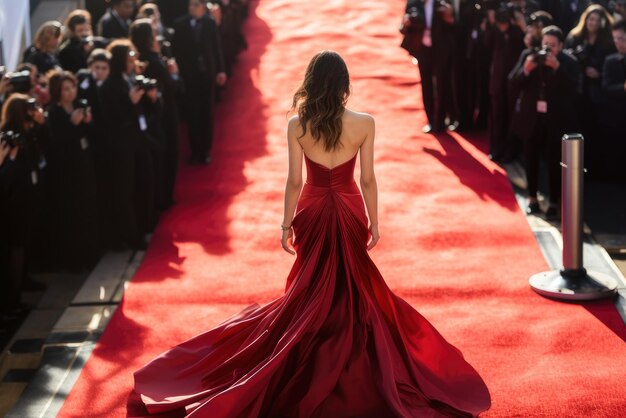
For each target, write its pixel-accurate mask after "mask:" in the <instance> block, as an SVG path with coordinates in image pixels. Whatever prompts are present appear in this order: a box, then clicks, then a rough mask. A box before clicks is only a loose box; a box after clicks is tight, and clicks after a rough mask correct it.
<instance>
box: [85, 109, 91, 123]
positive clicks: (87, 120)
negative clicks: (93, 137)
mask: <svg viewBox="0 0 626 418" xmlns="http://www.w3.org/2000/svg"><path fill="white" fill-rule="evenodd" d="M92 120H93V116H92V114H91V108H90V107H88V108H87V109H85V119H84V120H83V122H85V123H91V121H92Z"/></svg>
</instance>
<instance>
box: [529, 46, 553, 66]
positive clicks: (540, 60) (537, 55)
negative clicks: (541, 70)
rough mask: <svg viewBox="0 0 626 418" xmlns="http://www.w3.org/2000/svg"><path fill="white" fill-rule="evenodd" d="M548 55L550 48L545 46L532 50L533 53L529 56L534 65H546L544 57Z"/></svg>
mask: <svg viewBox="0 0 626 418" xmlns="http://www.w3.org/2000/svg"><path fill="white" fill-rule="evenodd" d="M549 53H550V48H549V47H547V46H544V47H542V48H533V52H532V54H531V55H532V57H533V61H534V62H535V64H537V65H543V64H545V63H546V57H547V56H548V54H549Z"/></svg>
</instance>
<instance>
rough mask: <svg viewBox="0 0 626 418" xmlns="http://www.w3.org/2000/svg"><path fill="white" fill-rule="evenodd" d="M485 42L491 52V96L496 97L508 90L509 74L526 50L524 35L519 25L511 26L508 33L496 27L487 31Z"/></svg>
mask: <svg viewBox="0 0 626 418" xmlns="http://www.w3.org/2000/svg"><path fill="white" fill-rule="evenodd" d="M485 41H486V43H487V48H488V49H489V50H491V66H490V68H489V75H490V77H489V94H491V95H495V94H499V93H500V92H502V91H503V90H506V88H507V84H508V76H509V73H510V72H511V70H512V69H513V67H514V66H515V63H516V62H517V59H518V58H519V56H520V54H521V53H522V51H523V50H524V33H523V32H522V30H521V29H520V28H519V27H518V26H517V25H513V24H510V25H509V29H508V30H507V31H506V32H501V31H500V30H499V29H498V28H497V26H495V25H494V26H492V27H490V28H489V30H488V31H487V36H486V39H485Z"/></svg>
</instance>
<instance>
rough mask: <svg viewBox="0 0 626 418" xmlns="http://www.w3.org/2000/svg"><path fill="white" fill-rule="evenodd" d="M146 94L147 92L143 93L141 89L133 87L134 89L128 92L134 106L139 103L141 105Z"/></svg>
mask: <svg viewBox="0 0 626 418" xmlns="http://www.w3.org/2000/svg"><path fill="white" fill-rule="evenodd" d="M144 93H145V91H143V90H142V89H140V88H139V87H137V86H133V88H131V89H130V91H129V92H128V97H129V98H130V101H131V102H132V103H133V104H134V105H136V104H137V103H139V101H140V100H141V98H142V97H143V94H144Z"/></svg>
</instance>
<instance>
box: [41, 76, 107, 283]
mask: <svg viewBox="0 0 626 418" xmlns="http://www.w3.org/2000/svg"><path fill="white" fill-rule="evenodd" d="M48 85H49V87H50V107H49V108H48V126H49V128H50V146H49V158H48V159H49V163H50V201H51V202H52V207H53V210H52V211H51V218H52V219H50V224H51V225H54V229H55V230H54V234H53V236H54V237H56V243H55V244H56V245H54V247H53V248H54V252H55V253H56V259H57V261H58V263H59V267H62V268H68V269H70V270H73V271H80V270H84V269H88V268H91V267H93V264H94V262H95V261H96V260H97V256H98V223H97V219H98V217H97V213H98V207H97V199H96V174H95V166H94V157H93V147H92V146H91V143H90V141H89V139H88V132H89V125H90V124H91V121H92V116H91V109H90V108H89V107H85V103H82V104H80V106H77V103H76V96H77V92H78V81H77V79H76V77H75V76H74V75H73V74H72V73H70V72H69V71H55V72H52V73H50V74H49V81H48Z"/></svg>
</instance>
